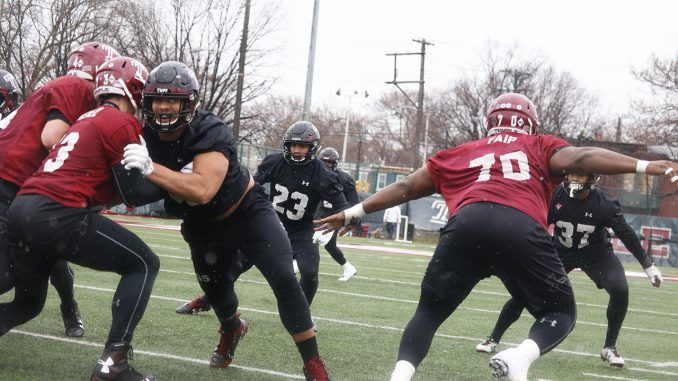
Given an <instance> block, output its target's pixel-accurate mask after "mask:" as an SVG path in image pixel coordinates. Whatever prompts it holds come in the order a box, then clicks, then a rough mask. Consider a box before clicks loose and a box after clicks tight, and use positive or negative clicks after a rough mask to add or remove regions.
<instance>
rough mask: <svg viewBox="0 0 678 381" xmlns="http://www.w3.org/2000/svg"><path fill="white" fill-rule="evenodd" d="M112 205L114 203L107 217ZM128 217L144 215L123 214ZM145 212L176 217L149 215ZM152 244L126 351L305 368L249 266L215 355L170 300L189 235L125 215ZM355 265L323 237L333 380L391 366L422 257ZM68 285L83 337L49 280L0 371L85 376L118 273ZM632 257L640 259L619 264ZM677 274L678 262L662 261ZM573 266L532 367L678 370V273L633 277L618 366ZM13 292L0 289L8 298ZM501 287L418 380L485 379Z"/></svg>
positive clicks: (547, 372)
mask: <svg viewBox="0 0 678 381" xmlns="http://www.w3.org/2000/svg"><path fill="white" fill-rule="evenodd" d="M113 218H115V219H120V218H121V217H117V216H116V217H113ZM127 219H129V220H136V221H139V219H130V218H127ZM143 221H145V222H147V223H156V224H174V225H176V222H173V221H168V220H156V219H146V220H143ZM130 229H131V230H133V231H134V232H136V233H137V234H138V235H139V236H140V237H142V238H143V239H144V240H145V241H146V242H147V243H148V244H149V245H150V246H151V248H152V249H153V250H154V251H155V252H156V253H157V254H158V256H159V257H160V261H161V269H160V273H159V275H158V278H157V280H156V283H155V287H154V289H153V295H152V298H151V301H150V302H149V305H148V309H147V310H146V314H145V316H144V318H143V320H142V321H141V323H140V325H139V327H138V328H137V331H136V336H135V338H134V342H133V346H134V349H135V353H134V355H135V356H134V359H133V361H132V364H133V365H134V366H135V367H136V368H137V369H138V370H140V371H141V372H143V373H145V374H153V375H155V376H156V377H157V379H158V380H161V381H165V380H168V381H169V380H229V381H238V380H262V381H265V380H286V379H297V380H300V379H301V380H303V376H302V372H301V368H302V362H301V358H300V356H299V354H298V353H297V350H296V347H295V346H294V344H293V342H292V340H291V338H290V337H289V335H288V334H287V333H286V332H285V330H284V329H283V327H282V324H281V323H280V320H279V319H278V316H277V309H276V304H275V298H274V297H273V294H272V292H271V290H270V289H269V287H268V285H267V284H266V283H265V282H264V280H263V277H262V276H261V275H260V274H259V273H258V271H256V269H254V270H251V271H249V272H248V273H246V274H244V275H243V276H242V277H241V279H240V280H239V281H238V283H237V285H236V289H237V292H238V297H239V299H240V306H241V308H240V311H241V313H242V317H243V318H245V319H246V320H248V321H249V322H250V330H249V333H248V334H247V336H246V337H245V338H244V339H243V341H241V343H240V345H239V346H238V350H237V352H236V356H235V360H234V362H233V364H232V365H231V367H229V368H228V369H210V368H209V367H208V365H207V364H208V360H209V357H210V354H211V351H212V349H213V348H214V346H215V345H216V343H217V340H218V334H217V329H218V323H217V320H216V317H215V316H214V314H213V312H212V311H210V312H208V313H201V314H197V315H191V316H186V315H178V314H176V313H175V312H174V309H175V308H176V307H177V306H178V305H179V304H181V303H183V302H184V301H186V300H189V299H192V298H194V297H195V296H197V295H199V294H200V293H201V292H200V289H199V286H198V284H197V282H196V281H195V277H194V274H193V268H192V265H191V262H190V259H189V254H188V249H187V246H186V244H185V243H184V241H183V240H182V238H181V236H180V234H179V232H178V231H175V230H160V229H156V228H147V227H130ZM339 243H340V244H360V245H373V246H387V247H398V248H405V249H411V250H423V251H432V249H433V246H432V245H427V244H416V243H415V244H405V243H393V242H387V241H385V240H376V239H375V240H369V239H361V238H351V237H341V238H340V240H339ZM345 253H346V254H347V257H348V258H349V260H350V261H351V262H352V263H353V264H354V265H355V266H356V267H357V268H358V275H357V276H356V277H354V278H353V279H352V280H350V281H349V282H340V281H338V280H337V277H339V276H340V275H341V267H340V266H339V265H337V264H336V263H335V262H334V261H333V260H332V258H331V257H330V256H329V254H327V253H326V252H325V251H324V249H321V266H320V287H319V290H318V293H317V295H316V298H315V300H314V303H313V316H314V319H315V321H316V323H317V324H318V326H319V332H318V342H319V345H320V350H321V353H322V355H323V357H324V359H325V362H326V363H327V366H328V369H329V371H330V374H331V376H332V378H333V380H335V381H341V380H350V381H360V380H388V379H389V376H390V373H391V371H392V368H393V365H394V363H395V358H396V353H397V350H398V345H399V342H400V336H401V334H402V329H403V327H404V326H405V325H406V324H407V321H408V320H409V318H410V317H411V316H412V314H413V312H414V309H415V308H416V303H417V300H418V296H419V284H420V281H421V278H422V275H423V273H424V269H425V267H426V264H427V262H428V258H426V257H422V256H417V255H403V254H393V253H387V252H384V251H381V252H380V251H372V250H370V251H368V250H362V249H361V250H355V249H347V250H345ZM74 269H75V272H76V297H77V300H78V302H79V304H80V309H81V311H82V318H83V321H84V323H85V327H86V333H85V337H83V338H80V339H70V338H67V337H65V336H64V334H63V324H62V321H61V317H60V315H59V305H58V303H59V302H58V297H57V295H56V293H55V291H54V289H53V288H52V287H51V286H50V295H49V297H48V300H47V304H46V306H45V309H44V310H43V312H42V313H41V314H40V316H38V317H37V318H36V319H34V320H33V321H31V322H29V323H28V324H25V325H23V326H20V327H17V328H16V329H14V330H13V331H11V332H10V333H8V334H7V335H5V336H3V337H2V338H0V380H2V381H14V380H17V381H18V380H31V381H35V380H87V379H89V375H90V372H91V370H92V368H93V367H94V364H95V363H96V360H97V359H98V357H99V355H100V354H101V350H102V345H103V343H104V341H105V340H106V336H107V333H108V327H109V324H110V304H111V297H112V293H113V291H114V289H115V287H116V285H117V282H118V276H117V275H116V274H111V273H101V272H96V271H93V270H89V269H86V268H81V267H78V266H74ZM627 269H628V270H633V271H640V266H639V265H637V264H636V265H627ZM662 270H663V271H664V273H665V275H667V274H673V275H676V274H677V273H678V271H676V270H675V269H669V268H663V269H662ZM571 280H572V283H573V286H574V288H575V293H576V297H577V303H578V321H577V326H576V327H575V329H574V331H573V332H572V334H571V335H570V336H569V337H568V338H567V339H566V340H565V341H564V342H563V343H562V344H561V345H560V346H559V347H558V348H557V349H556V350H555V351H553V352H551V353H549V354H547V355H546V356H544V357H542V358H541V359H539V360H538V361H537V362H536V363H535V364H534V365H533V367H532V369H531V371H530V380H532V381H535V380H551V381H567V380H572V381H574V380H676V379H678V344H676V343H677V342H678V296H677V295H678V282H675V281H674V282H670V281H668V282H665V283H664V285H663V286H662V287H661V288H660V289H654V288H652V287H651V286H650V283H649V281H648V280H647V279H645V278H634V277H629V287H630V289H631V298H630V299H631V300H630V306H629V313H628V315H627V316H626V321H625V323H624V327H623V329H622V332H621V335H620V337H619V341H618V349H619V351H620V354H622V355H623V356H624V358H625V359H626V367H625V368H624V369H621V370H620V369H614V368H611V367H610V366H609V365H606V363H603V362H602V361H601V360H600V358H599V353H600V350H601V349H602V345H603V341H604V337H605V330H606V318H605V309H606V307H607V294H606V293H605V292H604V291H601V290H598V289H596V287H595V285H594V284H593V283H592V282H591V281H590V280H589V279H588V278H587V277H586V275H584V274H583V273H580V272H573V273H572V275H571ZM12 296H13V293H11V292H10V293H9V295H4V296H2V297H0V301H8V300H10V299H11V297H12ZM507 298H508V293H507V292H506V290H505V289H504V288H503V286H502V285H501V283H500V282H499V281H498V280H497V279H495V278H491V279H487V280H484V281H482V282H480V283H479V284H478V286H477V287H476V289H475V290H474V291H473V292H472V293H471V295H470V296H469V297H468V298H467V299H466V301H464V303H462V305H461V306H460V308H459V309H458V310H457V311H456V312H455V313H454V314H453V315H452V316H451V317H450V318H449V319H448V320H447V321H446V322H445V323H444V324H443V325H442V326H441V328H440V329H439V331H438V334H437V336H436V338H435V340H434V342H433V345H432V347H431V351H430V352H429V355H428V357H427V358H426V359H425V360H424V362H423V363H422V364H421V366H420V367H419V369H418V371H417V374H416V375H415V378H414V379H415V380H491V379H492V377H491V376H490V372H489V369H488V362H489V355H486V354H479V353H476V352H475V350H474V347H475V345H476V344H477V343H478V342H480V341H481V340H482V339H483V338H484V337H485V336H486V335H488V334H489V332H490V331H491V329H492V327H493V325H494V322H495V320H496V318H497V315H498V313H499V309H500V308H501V307H502V305H503V303H504V302H505V301H506V299H507ZM531 321H532V319H531V317H529V316H526V315H524V316H523V318H522V319H521V320H519V321H518V322H517V323H516V324H515V325H514V326H513V327H511V329H510V330H509V331H508V332H507V333H506V335H505V337H504V340H503V342H502V344H500V346H499V349H503V348H506V347H507V346H509V345H515V344H517V343H519V342H520V341H521V340H522V339H523V338H524V337H525V336H526V335H527V330H528V328H529V326H530V324H531Z"/></svg>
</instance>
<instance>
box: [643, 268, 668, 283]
mask: <svg viewBox="0 0 678 381" xmlns="http://www.w3.org/2000/svg"><path fill="white" fill-rule="evenodd" d="M645 274H646V275H647V278H648V279H650V283H652V285H653V286H654V287H659V286H661V284H662V281H663V280H664V278H662V273H661V272H660V271H659V269H658V268H657V266H655V265H652V266H650V267H648V268H646V269H645Z"/></svg>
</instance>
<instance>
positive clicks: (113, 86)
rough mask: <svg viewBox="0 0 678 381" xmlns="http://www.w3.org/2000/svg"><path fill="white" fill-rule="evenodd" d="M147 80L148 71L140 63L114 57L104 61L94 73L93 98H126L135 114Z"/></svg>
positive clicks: (127, 58) (139, 105)
mask: <svg viewBox="0 0 678 381" xmlns="http://www.w3.org/2000/svg"><path fill="white" fill-rule="evenodd" d="M147 79H148V70H146V67H145V66H144V65H142V64H141V62H139V61H137V60H135V59H134V58H129V57H123V56H120V57H115V58H113V59H111V60H109V61H106V62H105V63H104V64H103V65H101V67H100V68H99V70H97V73H96V79H95V86H96V88H95V89H94V97H95V98H96V99H97V101H99V100H100V98H101V97H102V96H103V95H105V94H117V95H122V96H124V97H127V99H129V100H130V102H131V103H132V106H134V111H135V112H136V111H137V110H139V109H140V108H141V94H142V92H143V90H144V85H145V84H146V80H147Z"/></svg>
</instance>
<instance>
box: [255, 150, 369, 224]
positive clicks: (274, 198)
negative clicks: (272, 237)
mask: <svg viewBox="0 0 678 381" xmlns="http://www.w3.org/2000/svg"><path fill="white" fill-rule="evenodd" d="M254 180H255V181H256V182H257V183H259V184H262V185H263V184H266V183H270V192H269V197H270V200H271V202H272V203H273V207H274V208H275V210H276V212H277V213H278V217H279V218H280V221H281V222H282V224H283V226H284V227H285V230H287V232H288V234H289V233H295V232H299V231H302V230H306V231H309V232H312V231H313V214H314V212H315V210H316V208H317V207H318V203H319V202H320V201H322V200H327V201H328V202H330V203H331V204H332V205H333V207H334V209H335V210H337V211H339V210H343V209H345V208H346V206H347V202H346V197H345V196H344V193H343V187H342V186H341V183H340V180H339V176H338V175H337V174H336V173H335V172H334V171H332V170H330V169H329V168H327V167H326V166H325V164H323V163H322V162H321V161H320V160H318V159H317V158H316V159H314V160H312V161H311V162H309V163H307V164H304V165H294V164H290V163H288V162H287V161H286V160H285V158H284V157H283V154H282V153H274V154H271V155H269V156H267V157H265V158H264V160H263V161H262V162H261V164H260V165H259V168H258V169H257V173H256V174H255V175H254ZM354 187H355V186H354Z"/></svg>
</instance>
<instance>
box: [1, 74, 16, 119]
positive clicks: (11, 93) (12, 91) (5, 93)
mask: <svg viewBox="0 0 678 381" xmlns="http://www.w3.org/2000/svg"><path fill="white" fill-rule="evenodd" d="M20 103H21V90H20V89H19V83H18V82H17V81H16V78H14V75H13V74H12V73H10V72H8V71H7V70H2V69H0V120H2V119H4V118H6V117H7V115H9V114H10V113H12V111H14V110H16V109H17V108H18V107H19V104H20ZM7 123H8V122H7ZM4 127H6V123H0V129H2V128H4Z"/></svg>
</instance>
